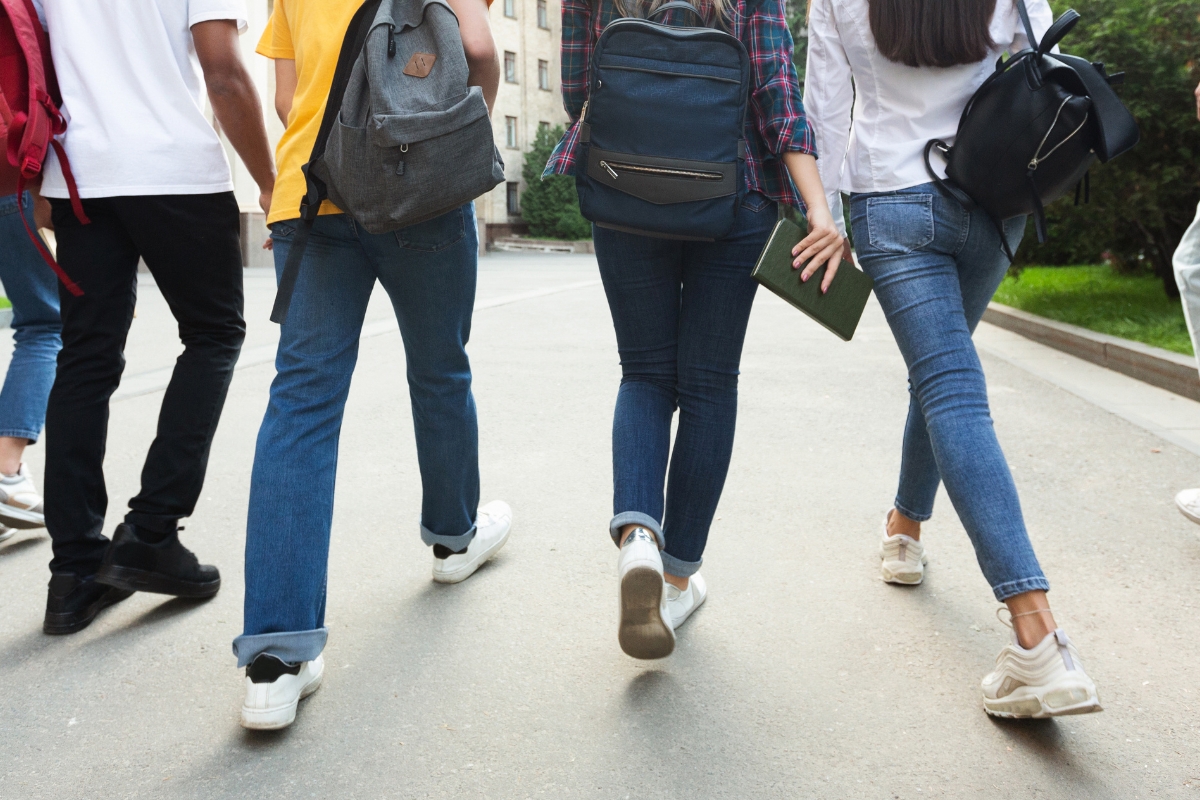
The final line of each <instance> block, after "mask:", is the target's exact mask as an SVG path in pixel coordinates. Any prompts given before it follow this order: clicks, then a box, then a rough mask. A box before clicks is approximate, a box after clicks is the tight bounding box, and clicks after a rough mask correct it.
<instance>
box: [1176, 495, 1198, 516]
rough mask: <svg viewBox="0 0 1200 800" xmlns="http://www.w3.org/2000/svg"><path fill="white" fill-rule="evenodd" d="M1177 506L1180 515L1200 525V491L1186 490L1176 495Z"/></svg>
mask: <svg viewBox="0 0 1200 800" xmlns="http://www.w3.org/2000/svg"><path fill="white" fill-rule="evenodd" d="M1175 505H1176V506H1178V507H1179V513H1181V514H1183V515H1184V516H1185V517H1187V518H1188V519H1190V520H1191V521H1192V522H1194V523H1196V524H1197V525H1200V489H1184V490H1183V491H1182V492H1180V493H1179V494H1177V495H1175Z"/></svg>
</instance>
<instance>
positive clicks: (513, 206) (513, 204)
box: [508, 117, 521, 217]
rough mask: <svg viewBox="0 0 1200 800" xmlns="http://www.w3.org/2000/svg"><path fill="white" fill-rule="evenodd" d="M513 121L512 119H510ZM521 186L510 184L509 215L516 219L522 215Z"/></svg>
mask: <svg viewBox="0 0 1200 800" xmlns="http://www.w3.org/2000/svg"><path fill="white" fill-rule="evenodd" d="M510 119H511V117H510ZM518 186H519V184H517V183H510V184H508V215H509V216H510V217H515V216H517V215H519V214H520V213H521V203H520V195H518V194H517V187H518Z"/></svg>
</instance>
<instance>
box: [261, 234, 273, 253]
mask: <svg viewBox="0 0 1200 800" xmlns="http://www.w3.org/2000/svg"><path fill="white" fill-rule="evenodd" d="M262 249H263V250H274V249H275V240H274V239H272V238H271V237H270V236H268V237H267V240H266V241H265V242H263V246H262Z"/></svg>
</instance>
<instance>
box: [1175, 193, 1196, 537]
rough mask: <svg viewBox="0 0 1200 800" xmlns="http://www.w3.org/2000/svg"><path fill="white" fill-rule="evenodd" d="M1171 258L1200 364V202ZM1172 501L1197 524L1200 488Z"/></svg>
mask: <svg viewBox="0 0 1200 800" xmlns="http://www.w3.org/2000/svg"><path fill="white" fill-rule="evenodd" d="M1172 261H1173V263H1174V267H1175V283H1176V284H1177V285H1178V286H1179V299H1180V300H1181V301H1182V303H1183V317H1184V319H1185V320H1186V321H1187V326H1188V333H1189V334H1191V337H1192V352H1194V353H1195V354H1196V360H1197V364H1200V206H1198V207H1197V208H1196V218H1195V219H1194V220H1193V221H1192V224H1191V225H1190V226H1189V227H1188V229H1187V231H1186V232H1185V233H1184V234H1183V239H1182V240H1181V241H1180V242H1179V247H1177V248H1175V255H1174V257H1173V259H1172ZM1175 505H1176V507H1178V508H1179V511H1180V513H1182V514H1183V515H1184V516H1185V517H1187V518H1188V519H1190V520H1191V521H1192V522H1195V523H1197V524H1200V489H1184V490H1183V491H1181V492H1180V493H1179V494H1177V495H1176V496H1175Z"/></svg>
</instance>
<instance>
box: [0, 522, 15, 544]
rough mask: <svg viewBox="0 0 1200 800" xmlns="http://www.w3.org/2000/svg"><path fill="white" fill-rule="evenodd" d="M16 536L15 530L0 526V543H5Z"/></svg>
mask: <svg viewBox="0 0 1200 800" xmlns="http://www.w3.org/2000/svg"><path fill="white" fill-rule="evenodd" d="M16 535H17V529H16V528H6V527H5V526H3V525H0V542H6V541H8V540H9V539H11V538H12V537H14V536H16Z"/></svg>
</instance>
